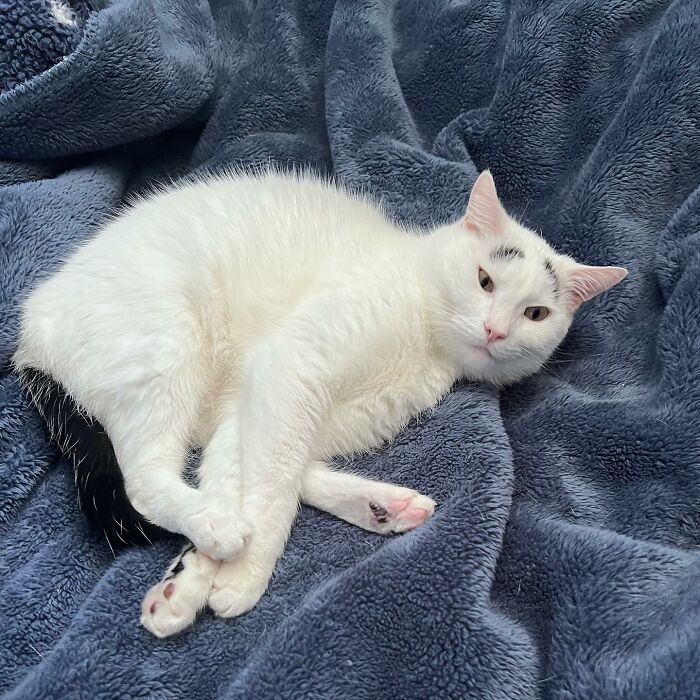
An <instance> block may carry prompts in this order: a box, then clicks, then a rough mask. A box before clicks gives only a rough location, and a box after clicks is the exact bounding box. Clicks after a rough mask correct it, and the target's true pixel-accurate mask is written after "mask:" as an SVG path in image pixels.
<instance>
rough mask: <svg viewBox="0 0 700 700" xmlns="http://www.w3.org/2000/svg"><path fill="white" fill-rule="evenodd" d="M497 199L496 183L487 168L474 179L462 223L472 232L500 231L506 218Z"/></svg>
mask: <svg viewBox="0 0 700 700" xmlns="http://www.w3.org/2000/svg"><path fill="white" fill-rule="evenodd" d="M507 216H508V215H507V214H506V212H505V209H503V207H502V206H501V203H500V202H499V201H498V192H496V183H495V182H494V181H493V177H492V176H491V173H490V172H489V171H488V170H484V172H483V173H481V175H479V177H478V178H477V179H476V182H475V183H474V187H472V191H471V194H470V195H469V204H468V205H467V212H466V214H465V215H464V225H465V226H466V227H467V228H468V229H469V230H470V231H472V232H474V233H500V232H501V231H502V230H503V228H504V224H505V222H506V219H507Z"/></svg>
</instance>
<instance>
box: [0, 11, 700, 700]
mask: <svg viewBox="0 0 700 700" xmlns="http://www.w3.org/2000/svg"><path fill="white" fill-rule="evenodd" d="M17 4H18V5H19V2H18V3H17ZM49 65H50V63H49ZM698 115H700V2H698V0H677V1H676V2H668V0H663V1H661V0H657V1H652V0H615V1H613V0H560V1H556V0H552V1H551V2H547V3H543V2H541V1H535V0H514V2H512V3H502V2H496V1H486V2H484V1H483V0H461V1H460V2H455V1H452V2H450V1H449V0H429V1H427V0H412V1H409V0H403V1H401V2H397V3H395V4H394V5H391V3H387V2H380V1H379V0H376V1H372V0H364V1H363V2H357V0H336V2H330V1H328V2H323V1H318V2H310V1H309V0H303V1H301V0H297V1H296V2H295V1H293V0H275V1H272V0H270V1H267V0H260V2H258V3H255V4H254V3H249V2H245V1H244V0H230V1H229V0H220V1H219V2H211V3H206V2H205V1H204V0H200V1H199V2H193V1H192V0H168V2H165V0H162V1H156V0H151V1H147V0H115V1H114V2H112V3H111V4H109V5H108V6H106V7H105V8H104V9H101V10H100V11H96V12H94V13H93V14H92V15H91V16H90V17H89V19H88V20H87V22H86V23H85V26H84V27H83V36H82V39H81V41H80V44H79V46H78V47H77V48H76V49H75V50H74V51H73V53H71V54H70V55H69V56H67V57H66V58H65V59H63V60H62V61H60V62H59V63H57V64H56V65H54V66H53V68H50V69H49V70H48V71H47V72H45V73H42V74H40V75H38V76H36V77H34V78H32V79H30V80H29V81H27V82H24V83H23V84H21V85H19V86H18V87H15V88H14V89H12V90H9V91H5V92H4V93H2V94H1V95H0V181H2V182H4V183H10V184H8V185H7V186H5V187H4V188H3V189H0V319H1V320H0V366H3V367H6V364H7V361H8V359H9V357H10V356H11V355H12V353H13V351H14V349H15V346H16V338H17V331H18V308H19V306H18V305H19V302H20V300H21V298H22V296H23V295H24V294H25V293H26V291H27V289H28V288H29V286H30V285H31V284H32V283H33V281H35V280H36V279H38V278H40V277H41V276H43V275H46V274H49V273H50V272H51V271H52V270H55V269H56V266H57V265H58V264H59V263H60V261H61V259H62V258H63V257H64V256H65V255H66V254H67V253H68V252H69V251H70V250H72V249H73V247H74V246H75V245H76V244H77V243H79V241H81V240H82V239H84V238H85V236H87V235H89V233H90V232H91V231H93V230H94V228H95V227H96V226H98V225H99V224H100V223H102V222H103V221H104V220H105V219H106V217H107V216H109V214H110V213H111V212H113V211H114V209H115V207H117V206H118V204H119V203H120V202H121V201H122V199H123V198H124V197H125V196H126V195H127V194H128V193H130V192H134V191H139V190H140V189H142V188H143V187H145V186H146V185H147V184H148V183H149V182H150V181H152V180H154V179H155V180H164V179H168V178H170V177H177V176H178V175H181V174H183V173H185V172H192V171H196V170H198V169H213V170H216V169H219V168H221V167H223V166H225V165H227V164H231V163H236V164H240V165H248V164H254V163H261V162H266V161H268V160H273V161H275V162H277V163H281V164H286V163H302V164H306V165H311V166H313V167H314V168H316V169H318V170H321V171H326V172H334V173H335V174H336V176H337V177H338V178H339V179H340V180H341V181H342V182H344V183H346V184H348V185H349V186H351V187H362V188H365V189H367V190H368V191H369V192H370V193H371V194H372V195H373V196H374V197H376V198H377V199H379V200H381V201H382V202H383V203H384V205H385V206H386V208H387V210H388V211H389V212H391V213H392V214H393V215H394V216H396V218H397V219H400V220H405V221H410V222H411V223H414V224H417V225H426V224H428V223H429V222H432V221H435V220H448V219H451V218H454V217H456V216H457V215H458V213H460V212H461V211H463V208H464V204H465V201H466V197H467V193H468V191H469V188H470V186H471V184H472V183H473V181H474V179H475V176H476V173H477V171H478V170H481V169H484V168H487V167H489V168H491V170H492V171H493V173H494V176H495V179H496V183H497V184H498V187H499V191H500V193H501V195H502V196H503V199H504V203H505V205H506V207H507V208H509V210H510V211H511V212H513V213H514V214H515V215H516V216H520V217H521V218H522V219H523V221H524V222H525V223H527V224H528V225H531V226H534V227H536V228H539V229H541V230H542V232H543V234H544V235H545V236H546V238H547V239H548V240H549V241H550V242H551V243H552V244H553V245H554V246H555V247H557V248H558V249H559V250H560V251H561V252H563V253H566V254H570V255H572V256H573V257H575V258H577V259H578V260H581V261H582V262H586V263H589V264H601V265H602V264H620V265H624V266H626V267H628V268H629V269H630V276H629V278H628V279H627V280H626V281H625V282H623V283H622V284H621V285H619V286H618V287H616V288H615V289H614V290H612V291H611V292H610V293H608V294H607V295H604V296H602V297H600V298H599V299H597V300H595V301H593V302H591V303H590V304H588V305H587V306H586V307H584V308H583V309H582V310H581V311H580V313H579V315H578V316H577V319H576V320H575V323H574V326H573V328H572V330H571V332H570V334H569V336H568V338H567V339H566V341H565V342H564V344H563V345H562V347H561V349H560V351H559V352H558V353H557V354H556V355H555V357H554V359H553V360H552V362H551V363H550V365H549V367H548V369H547V370H546V371H543V372H541V373H540V374H539V375H538V376H536V377H535V378H533V379H531V380H528V381H526V382H524V383H522V384H520V385H518V386H516V387H514V388H512V389H510V390H508V391H507V392H505V393H503V394H502V395H500V396H499V395H498V394H497V393H496V392H495V391H493V390H492V389H489V388H488V387H479V386H460V387H458V388H456V390H455V391H454V392H453V393H452V394H450V395H449V396H448V397H447V398H446V399H445V400H444V401H443V403H442V404H441V405H440V406H439V407H438V408H437V409H436V410H435V411H434V412H432V413H431V414H430V415H426V416H423V417H421V418H420V419H419V420H417V421H415V422H414V423H413V424H412V425H411V426H410V427H409V428H408V429H407V430H406V431H405V432H404V433H402V435H401V436H400V437H399V438H398V439H397V440H396V441H395V442H394V443H393V444H392V445H391V446H390V447H388V448H387V449H386V450H384V451H382V452H381V453H379V454H374V455H371V456H369V457H367V458H364V459H362V460H358V461H357V463H356V465H355V466H356V467H357V468H358V469H359V470H362V471H363V472H364V473H366V474H368V475H370V476H379V477H381V478H383V479H391V480H396V481H398V482H400V483H406V484H407V485H410V486H413V487H415V488H419V489H421V490H422V491H424V492H427V493H430V494H431V495H432V496H433V497H434V498H435V499H436V500H437V501H438V502H439V503H440V504H441V505H440V508H439V510H438V512H437V513H436V515H435V516H434V518H433V519H432V520H431V521H430V522H429V523H427V524H426V525H425V526H424V527H422V528H420V529H419V530H417V531H415V532H413V533H411V534H408V535H403V536H401V537H397V538H395V539H393V540H391V541H389V542H387V541H386V540H384V539H382V538H381V537H380V536H378V535H372V534H369V533H366V532H362V531H361V530H359V529H356V528H354V527H352V526H350V525H347V524H345V523H342V522H340V521H337V520H335V519H333V518H332V517H330V516H326V515H322V514H320V513H318V512H314V511H311V510H309V509H303V510H302V511H301V513H300V516H299V519H298V521H297V524H296V527H295V529H294V531H293V534H292V538H291V540H290V544H289V547H288V549H287V552H286V554H285V555H284V557H283V558H282V560H281V562H280V565H279V568H278V570H277V575H276V577H275V579H274V581H273V584H272V586H271V588H270V590H269V591H268V593H267V594H266V595H265V596H264V597H263V599H262V600H261V602H260V604H259V605H258V607H257V608H255V609H254V610H253V611H252V612H251V613H249V614H248V615H247V616H245V617H243V618H240V619H238V620H234V621H229V620H217V619H214V618H212V617H210V616H205V617H203V618H202V619H201V620H200V621H199V622H198V623H197V624H196V625H195V626H194V627H193V628H192V629H190V630H188V631H186V632H185V633H183V634H182V635H180V636H177V637H173V638H171V639H168V640H166V641H160V640H157V639H155V638H153V637H151V636H150V635H148V633H147V632H145V631H144V630H143V629H141V628H140V627H139V625H138V615H139V602H140V600H141V597H142V595H143V592H144V590H145V589H146V588H147V587H148V586H150V585H151V584H152V583H154V582H155V581H156V580H157V578H158V577H159V575H160V574H161V573H162V571H163V567H164V566H165V564H166V562H167V560H168V559H169V558H170V557H171V556H172V555H173V554H174V553H175V551H176V550H177V544H176V543H170V544H166V543H163V544H161V545H158V546H156V547H155V548H153V549H146V548H144V549H133V550H130V551H127V552H125V553H123V554H120V555H119V557H118V558H116V559H115V558H114V557H113V556H112V552H111V551H110V550H109V547H108V546H107V544H106V542H105V541H104V538H102V537H101V536H100V534H99V533H96V532H93V531H91V530H90V529H89V527H88V525H87V524H86V522H85V519H84V517H83V516H82V514H81V513H80V512H79V510H78V507H77V503H76V497H75V496H76V491H75V486H74V484H73V480H72V474H71V471H70V469H69V467H68V465H67V464H65V463H64V462H62V461H60V460H57V459H56V454H55V452H54V450H53V449H52V448H51V447H50V446H49V445H48V444H47V441H46V437H45V433H44V431H43V429H42V426H41V423H40V421H39V420H38V417H37V416H36V414H35V412H34V411H33V410H31V409H30V408H29V407H28V404H27V401H26V399H25V398H24V397H23V396H22V395H21V393H20V391H19V388H18V385H17V381H16V379H15V377H14V375H12V374H11V373H10V372H9V371H7V370H4V371H3V374H2V376H1V377H0V542H1V545H0V573H1V578H0V581H1V583H0V586H2V591H1V592H0V601H1V602H0V668H2V669H3V673H2V674H1V675H0V687H1V688H2V690H3V691H5V692H6V697H8V698H65V697H71V698H73V697H75V698H86V699H87V698H90V699H91V700H92V699H93V698H114V697H158V698H208V697H225V698H255V699H259V698H287V697H288V698H298V697H306V698H324V699H325V698H353V699H355V698H358V699H361V698H370V697H376V696H383V695H395V696H401V697H403V698H416V699H417V700H418V699H420V700H423V699H424V698H427V697H450V698H451V697H454V698H479V699H482V698H483V699H486V700H492V699H499V700H501V699H503V700H506V699H508V700H511V699H517V698H538V697H555V698H582V699H583V698H585V699H588V698H644V699H645V700H646V699H653V698H658V699H659V700H666V699H667V698H695V697H697V693H698V690H697V689H698V687H700V663H698V658H699V657H700V557H699V556H698V545H699V543H700V542H699V541H700V515H699V504H700V442H699V439H698V435H700V417H699V408H698V407H699V406H700V382H699V381H698V373H699V372H700V187H699V186H700V123H699V116H698Z"/></svg>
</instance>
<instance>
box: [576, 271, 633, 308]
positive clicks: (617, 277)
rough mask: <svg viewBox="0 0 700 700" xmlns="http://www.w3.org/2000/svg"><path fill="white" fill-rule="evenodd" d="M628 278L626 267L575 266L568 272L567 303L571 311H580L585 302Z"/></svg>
mask: <svg viewBox="0 0 700 700" xmlns="http://www.w3.org/2000/svg"><path fill="white" fill-rule="evenodd" d="M625 277H627V270H625V268H624V267H593V266H591V265H579V264H575V265H573V266H572V267H571V268H570V269H569V272H568V280H567V283H566V297H567V303H568V306H569V308H571V310H575V309H578V307H579V306H581V304H583V302H584V301H589V300H590V299H593V297H596V296H598V294H601V293H602V292H604V291H605V290H606V289H610V287H614V286H615V285H616V284H617V283H618V282H622V280H623V279H625Z"/></svg>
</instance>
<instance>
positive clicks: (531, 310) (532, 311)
mask: <svg viewBox="0 0 700 700" xmlns="http://www.w3.org/2000/svg"><path fill="white" fill-rule="evenodd" d="M525 315H526V316H527V317H528V318H529V319H530V320H531V321H544V319H545V318H547V316H548V315H549V309H548V308H547V307H546V306H528V307H527V309H525Z"/></svg>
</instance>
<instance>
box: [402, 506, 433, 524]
mask: <svg viewBox="0 0 700 700" xmlns="http://www.w3.org/2000/svg"><path fill="white" fill-rule="evenodd" d="M427 517H428V511H427V510H426V509H425V508H411V509H410V510H407V511H406V512H405V513H404V514H403V518H404V520H406V521H407V522H409V523H412V524H414V525H420V524H421V523H423V522H425V520H426V518H427Z"/></svg>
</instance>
